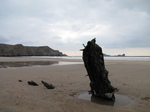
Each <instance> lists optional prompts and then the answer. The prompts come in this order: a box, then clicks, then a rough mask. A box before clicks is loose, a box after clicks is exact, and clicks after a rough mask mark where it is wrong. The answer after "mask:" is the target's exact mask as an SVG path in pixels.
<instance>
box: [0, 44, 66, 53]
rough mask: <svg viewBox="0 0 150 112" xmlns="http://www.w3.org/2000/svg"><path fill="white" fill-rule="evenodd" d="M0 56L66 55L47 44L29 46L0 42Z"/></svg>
mask: <svg viewBox="0 0 150 112" xmlns="http://www.w3.org/2000/svg"><path fill="white" fill-rule="evenodd" d="M0 56H66V55H65V54H62V52H59V51H58V50H53V49H51V48H50V47H48V46H41V47H29V46H23V45H22V44H17V45H7V44H0Z"/></svg>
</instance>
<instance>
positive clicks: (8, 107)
mask: <svg viewBox="0 0 150 112" xmlns="http://www.w3.org/2000/svg"><path fill="white" fill-rule="evenodd" d="M39 60H40V61H54V60H55V61H56V60H57V61H82V60H68V59H48V58H47V59H46V58H44V59H41V58H39V59H38V58H15V57H14V58H10V57H8V58H4V57H0V62H6V61H7V62H9V61H39ZM105 63H106V69H107V70H108V71H109V79H110V81H111V83H112V85H113V86H114V87H117V88H118V89H119V92H117V94H120V95H125V96H128V97H129V98H130V99H132V101H133V104H130V105H127V106H121V107H115V106H113V105H102V104H97V103H94V102H90V101H86V100H83V99H78V98H77V97H75V95H76V94H79V93H82V92H88V90H90V87H89V82H90V81H89V78H88V77H85V76H86V74H87V73H86V70H85V68H84V65H83V64H76V65H55V66H36V67H18V68H0V112H149V111H150V61H105ZM18 80H22V81H23V82H19V81H18ZM30 80H33V81H35V82H36V83H38V84H39V86H36V87H35V86H30V85H28V83H27V82H28V81H30ZM41 80H44V81H46V82H48V83H51V84H53V85H54V86H55V87H56V88H55V89H53V90H48V89H46V88H45V87H44V86H43V85H42V83H41Z"/></svg>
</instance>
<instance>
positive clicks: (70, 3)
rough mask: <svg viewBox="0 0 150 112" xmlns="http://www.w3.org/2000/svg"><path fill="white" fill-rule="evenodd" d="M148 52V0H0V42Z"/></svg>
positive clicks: (76, 52) (73, 52)
mask: <svg viewBox="0 0 150 112" xmlns="http://www.w3.org/2000/svg"><path fill="white" fill-rule="evenodd" d="M93 38H96V43H97V44H98V45H99V46H101V47H102V49H103V52H104V53H105V54H109V55H116V54H123V53H125V54H126V55H127V56H135V55H138V56H150V0H0V43H5V44H13V45H14V44H23V45H25V46H49V47H51V48H52V49H55V50H59V51H61V52H63V53H65V54H67V55H69V56H81V55H82V52H81V51H80V49H83V48H84V47H83V45H82V44H84V45H86V44H87V41H89V40H92V39H93Z"/></svg>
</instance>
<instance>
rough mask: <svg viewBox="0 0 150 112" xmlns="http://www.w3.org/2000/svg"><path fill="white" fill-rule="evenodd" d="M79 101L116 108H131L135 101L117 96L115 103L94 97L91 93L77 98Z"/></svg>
mask: <svg viewBox="0 0 150 112" xmlns="http://www.w3.org/2000/svg"><path fill="white" fill-rule="evenodd" d="M77 98H79V99H83V100H87V101H91V102H94V103H98V104H102V105H108V106H115V107H122V106H129V105H131V104H132V103H133V100H132V99H130V98H129V97H127V96H124V95H119V94H115V98H116V99H115V101H108V100H105V99H101V98H97V97H94V96H92V95H91V94H89V93H82V94H79V95H78V96H77Z"/></svg>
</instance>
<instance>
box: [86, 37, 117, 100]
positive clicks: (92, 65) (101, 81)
mask: <svg viewBox="0 0 150 112" xmlns="http://www.w3.org/2000/svg"><path fill="white" fill-rule="evenodd" d="M84 47H85V48H84V49H83V61H84V65H85V68H86V70H87V73H88V76H89V79H90V81H91V82H90V87H91V91H90V93H91V94H92V95H93V96H96V97H102V98H106V99H109V100H115V96H114V93H115V92H116V91H117V88H114V87H113V86H111V82H110V81H109V79H108V71H107V70H106V68H105V63H104V57H103V53H102V48H101V47H100V46H98V45H97V44H96V39H93V40H91V41H88V43H87V45H86V46H85V45H84Z"/></svg>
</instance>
